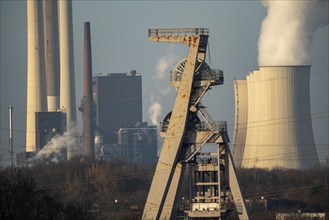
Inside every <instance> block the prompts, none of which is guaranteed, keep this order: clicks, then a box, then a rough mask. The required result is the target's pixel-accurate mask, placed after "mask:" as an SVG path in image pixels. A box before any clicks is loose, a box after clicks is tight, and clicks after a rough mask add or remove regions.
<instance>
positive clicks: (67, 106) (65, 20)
mask: <svg viewBox="0 0 329 220" xmlns="http://www.w3.org/2000/svg"><path fill="white" fill-rule="evenodd" d="M59 21H60V25H59V27H60V109H61V111H63V112H66V126H67V131H68V132H72V131H73V128H74V127H75V126H76V104H75V81H74V58H73V23H72V22H73V21H72V1H71V0H61V1H59ZM72 147H73V146H71V145H69V146H67V158H68V159H70V158H71V156H72Z"/></svg>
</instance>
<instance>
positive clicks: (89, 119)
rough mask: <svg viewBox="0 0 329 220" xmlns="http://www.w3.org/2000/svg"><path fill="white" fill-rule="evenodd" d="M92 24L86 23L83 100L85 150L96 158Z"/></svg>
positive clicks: (88, 154)
mask: <svg viewBox="0 0 329 220" xmlns="http://www.w3.org/2000/svg"><path fill="white" fill-rule="evenodd" d="M91 62H92V61H91V40H90V22H85V23H84V93H83V99H82V121H83V136H84V139H83V140H84V142H83V150H84V154H85V155H87V156H91V157H94V156H95V143H94V120H93V119H94V116H93V112H94V109H93V98H92V97H93V96H92V65H91Z"/></svg>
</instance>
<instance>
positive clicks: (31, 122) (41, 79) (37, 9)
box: [26, 0, 47, 152]
mask: <svg viewBox="0 0 329 220" xmlns="http://www.w3.org/2000/svg"><path fill="white" fill-rule="evenodd" d="M43 33H44V32H43V18H42V1H37V0H29V1H27V53H28V54H27V114H26V151H27V152H31V151H35V150H36V145H37V144H36V125H35V124H36V123H35V112H43V111H47V99H46V88H45V84H46V83H45V82H46V81H45V54H44V53H45V50H44V37H43Z"/></svg>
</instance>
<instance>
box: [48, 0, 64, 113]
mask: <svg viewBox="0 0 329 220" xmlns="http://www.w3.org/2000/svg"><path fill="white" fill-rule="evenodd" d="M44 23H45V32H44V36H45V56H46V81H47V103H48V111H49V112H54V111H57V110H58V109H59V101H60V100H59V74H60V73H59V42H58V10H57V1H54V0H44Z"/></svg>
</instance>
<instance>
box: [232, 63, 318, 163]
mask: <svg viewBox="0 0 329 220" xmlns="http://www.w3.org/2000/svg"><path fill="white" fill-rule="evenodd" d="M310 69H311V67H310V66H263V67H260V68H259V70H256V71H253V72H252V73H250V74H249V75H248V76H247V79H246V81H247V90H248V92H247V93H248V95H247V96H241V95H240V96H239V97H238V100H237V96H236V104H237V103H238V107H237V108H239V111H238V112H237V113H236V114H238V116H237V117H236V121H235V130H234V131H235V136H237V135H242V136H243V131H238V129H239V127H241V125H243V123H245V119H244V116H243V115H244V114H246V113H247V114H248V126H247V132H246V138H245V144H244V145H243V138H241V139H239V138H236V139H234V141H235V143H233V146H234V148H236V149H234V151H235V152H239V151H241V149H239V147H240V146H244V152H243V157H242V163H241V166H242V167H245V168H253V167H258V168H270V169H271V168H276V167H282V168H292V169H306V168H310V167H312V166H316V165H318V164H319V160H318V155H317V152H316V148H315V143H314V137H313V130H312V121H311V110H310ZM236 85H237V86H238V87H239V86H240V85H242V86H241V90H240V91H242V90H244V88H243V83H242V84H239V83H237V84H236ZM238 91H239V88H238ZM239 94H241V92H239ZM243 97H245V98H246V97H247V98H248V100H242V99H243ZM240 102H242V103H243V102H244V103H246V102H247V103H248V105H246V104H242V103H240ZM246 108H247V109H246ZM235 157H236V158H235V159H236V160H237V161H239V160H241V158H240V157H241V154H239V153H237V154H236V155H235Z"/></svg>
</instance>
